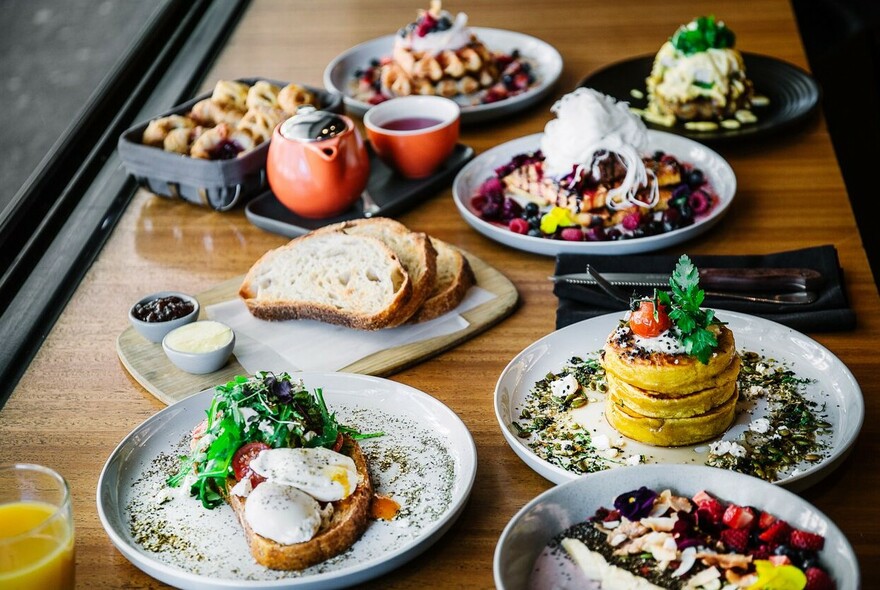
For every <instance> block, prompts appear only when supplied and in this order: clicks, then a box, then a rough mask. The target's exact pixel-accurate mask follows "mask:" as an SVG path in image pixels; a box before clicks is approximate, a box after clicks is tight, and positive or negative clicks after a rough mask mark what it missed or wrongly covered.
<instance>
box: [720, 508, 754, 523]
mask: <svg viewBox="0 0 880 590" xmlns="http://www.w3.org/2000/svg"><path fill="white" fill-rule="evenodd" d="M721 520H722V522H724V524H726V525H727V526H729V527H730V528H732V529H747V528H749V527H751V525H752V523H753V522H754V521H755V513H754V511H753V510H752V509H751V508H749V507H748V506H737V505H736V504H731V505H730V506H728V507H727V510H725V511H724V516H723V517H722V519H721Z"/></svg>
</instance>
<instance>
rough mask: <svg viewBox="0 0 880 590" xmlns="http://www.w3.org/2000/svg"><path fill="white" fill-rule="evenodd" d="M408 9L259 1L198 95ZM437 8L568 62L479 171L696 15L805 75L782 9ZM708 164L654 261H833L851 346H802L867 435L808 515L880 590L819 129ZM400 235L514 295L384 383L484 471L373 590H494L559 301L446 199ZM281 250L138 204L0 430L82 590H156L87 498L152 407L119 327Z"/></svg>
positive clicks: (692, 5)
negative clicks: (686, 221)
mask: <svg viewBox="0 0 880 590" xmlns="http://www.w3.org/2000/svg"><path fill="white" fill-rule="evenodd" d="M426 4H427V3H426ZM419 7H420V6H419V3H418V2H411V1H408V2H404V1H400V0H386V1H385V2H382V3H374V2H354V1H345V0H328V1H326V2H322V3H313V2H308V3H307V2H288V1H286V0H257V1H255V2H254V3H253V4H252V5H251V6H250V8H249V9H248V11H247V13H246V14H245V16H244V19H243V21H242V22H241V23H240V25H239V27H238V29H237V31H236V32H235V33H234V35H233V36H232V38H231V39H230V40H229V43H228V45H227V47H226V49H225V50H224V52H223V53H222V55H221V56H220V58H219V60H218V62H217V63H216V66H215V67H214V69H213V71H212V72H211V73H210V74H209V75H208V77H207V80H206V84H205V87H206V88H207V87H209V86H211V85H213V82H214V81H216V80H217V79H221V78H236V77H253V76H264V77H267V78H274V79H279V80H295V81H300V82H302V83H306V84H312V85H321V83H322V72H323V70H324V67H325V65H326V64H327V63H328V62H329V61H330V60H331V59H332V58H333V57H335V56H336V55H338V54H339V53H341V52H342V51H344V50H346V49H348V48H349V47H351V46H353V45H355V44H357V43H360V42H362V41H366V40H369V39H372V38H375V37H378V36H382V35H386V34H389V33H393V32H394V31H395V30H396V29H397V27H399V26H400V25H402V24H405V23H406V22H408V21H409V20H411V19H412V18H413V17H414V16H415V12H416V9H417V8H419ZM447 7H448V8H449V9H451V10H453V11H458V10H465V11H466V12H467V13H468V15H469V17H470V22H471V24H473V25H479V26H486V27H497V28H502V29H509V30H515V31H521V32H523V33H526V34H530V35H533V36H536V37H539V38H542V39H545V40H547V41H549V42H551V43H552V44H553V45H555V46H556V47H557V48H558V50H559V51H560V52H561V54H562V56H563V59H564V62H565V67H564V71H563V74H562V77H561V79H560V81H559V84H558V86H557V87H556V88H555V91H554V93H553V96H552V97H549V98H548V99H547V100H545V101H544V102H542V103H541V104H539V105H537V106H536V107H535V108H534V109H532V110H530V111H528V112H525V113H522V114H519V115H517V116H515V117H510V118H506V119H504V120H502V121H499V122H496V123H490V124H486V125H481V126H479V127H473V128H467V129H465V130H464V131H463V133H462V141H463V142H464V143H466V144H467V145H470V146H472V147H473V148H474V149H475V150H476V151H477V153H481V152H483V151H485V150H487V149H488V148H491V147H492V146H495V145H498V144H500V143H503V142H505V141H507V140H510V139H513V138H517V137H520V136H523V135H527V134H531V133H535V132H539V131H541V130H542V129H543V127H544V124H545V123H546V122H547V120H548V119H549V118H550V116H551V115H550V113H549V108H550V106H551V105H552V103H553V100H555V99H556V98H558V97H559V96H561V95H562V94H564V93H566V92H568V91H570V90H571V89H572V88H573V87H574V86H575V85H576V84H577V82H578V81H579V80H580V79H582V78H583V77H584V76H586V75H587V74H589V73H591V72H593V71H596V70H597V69H599V68H601V67H603V66H605V65H607V64H609V63H612V62H614V61H617V60H621V59H625V58H628V57H631V56H634V55H640V54H647V53H652V52H654V51H656V49H657V48H658V47H659V45H660V44H661V43H662V42H663V41H664V40H665V39H666V38H667V36H669V35H671V33H672V32H673V31H674V30H675V28H676V27H677V26H678V25H679V24H681V23H684V22H687V21H688V20H690V19H691V18H693V17H695V16H698V15H701V14H710V13H716V14H717V15H718V16H719V17H721V18H723V20H725V21H726V22H727V23H728V24H729V25H730V26H731V28H732V29H733V30H734V31H735V32H736V34H737V39H738V45H739V47H740V48H744V49H747V50H748V51H751V52H755V53H760V54H767V55H771V56H774V57H776V58H779V59H782V60H786V61H788V62H791V63H793V64H796V65H798V66H801V67H802V68H807V63H806V59H805V55H804V51H803V47H802V44H801V41H800V37H799V34H798V30H797V26H796V22H795V19H794V16H793V14H792V9H791V7H790V6H789V4H788V2H785V1H783V0H766V1H761V2H747V3H745V2H744V3H734V2H725V3H721V4H719V3H718V2H701V1H697V0H669V1H666V2H662V3H661V2H643V1H635V0H618V1H615V2H600V1H598V0H583V1H581V2H567V1H563V0H546V1H543V2H540V3H535V2H526V1H521V0H510V1H508V2H504V3H495V2H493V3H488V2H486V3H482V2H473V3H466V4H461V3H459V4H451V3H448V4H447ZM720 151H721V153H722V154H723V155H724V156H725V157H726V158H727V159H728V161H729V162H730V163H731V165H732V166H733V168H734V170H735V171H736V174H737V180H738V185H739V186H738V191H737V197H736V200H735V204H734V206H733V207H732V210H731V211H730V212H729V214H728V215H727V216H726V218H725V219H724V220H723V221H722V222H721V223H720V224H719V225H718V226H716V228H715V229H713V230H712V231H711V233H709V234H707V235H704V236H702V237H699V238H697V239H694V240H692V241H691V242H689V243H686V244H684V245H682V246H680V247H676V248H673V249H670V250H669V251H668V252H666V253H674V254H678V253H682V252H686V253H690V254H734V253H754V254H761V253H768V252H774V251H782V250H790V249H796V248H802V247H808V246H814V245H819V244H833V245H834V246H836V248H837V249H838V252H839V255H840V261H841V264H842V266H843V268H844V270H845V273H846V275H845V276H846V285H847V289H848V292H849V296H850V298H851V302H852V307H853V309H854V310H855V311H856V313H857V316H858V327H857V328H856V329H855V330H852V331H845V332H838V333H833V332H832V333H816V334H810V336H812V337H813V338H815V339H816V340H818V341H819V342H820V343H822V344H823V345H825V346H827V347H828V348H829V349H830V350H831V351H833V352H834V354H836V355H837V356H838V357H839V358H840V359H841V360H842V361H843V362H844V363H845V364H846V365H847V366H848V367H849V368H850V369H851V371H852V372H853V373H854V375H855V377H856V379H857V380H858V381H859V383H860V385H861V387H862V390H863V393H864V397H865V401H866V407H867V415H866V419H865V425H864V428H863V429H862V432H861V435H860V437H859V439H858V441H857V442H856V444H855V446H854V449H853V451H852V454H851V455H850V457H849V458H848V459H847V460H846V461H845V462H844V463H843V464H842V465H841V466H840V467H839V469H838V470H837V471H835V472H834V473H833V474H832V475H831V476H830V477H828V478H827V479H825V480H823V482H821V483H820V484H818V485H816V486H815V487H812V488H810V489H808V490H807V491H806V492H804V493H803V496H804V497H805V498H806V499H807V500H809V501H810V502H812V503H814V504H815V505H816V506H817V507H819V508H820V509H821V510H823V511H824V512H826V513H827V514H828V515H829V516H831V517H832V518H833V519H834V520H835V521H836V522H837V523H838V525H839V526H840V527H841V528H842V529H843V530H844V532H845V533H846V534H847V535H848V537H849V539H850V541H851V542H852V544H853V545H854V547H855V549H856V551H857V553H858V556H859V559H860V561H861V566H862V573H863V580H864V587H865V588H876V587H880V573H878V569H877V568H875V567H873V566H872V565H871V564H872V563H874V561H873V560H874V559H877V558H878V557H880V526H878V523H880V475H878V474H880V444H878V440H880V405H878V403H877V400H875V399H874V397H875V396H878V395H880V363H878V362H877V352H876V345H877V342H878V341H880V319H878V314H877V309H878V307H880V299H878V294H877V289H876V287H875V283H874V280H873V278H872V276H871V273H870V270H869V266H868V262H867V259H866V256H865V251H864V249H863V247H862V244H861V242H860V239H859V234H858V232H857V230H856V224H855V222H854V219H853V215H852V211H851V208H850V205H849V201H848V199H847V195H846V191H845V188H844V184H843V181H842V179H841V175H840V170H839V168H838V164H837V162H836V160H835V155H834V152H833V150H832V146H831V141H830V139H829V136H828V131H827V128H826V126H825V123H824V121H823V120H822V119H821V118H819V119H817V120H815V121H813V122H811V123H810V124H808V125H807V126H806V127H805V128H803V129H801V130H799V131H798V132H796V133H793V134H791V135H788V136H785V137H779V138H775V139H770V140H766V141H760V142H757V143H754V144H748V145H743V146H741V147H733V146H731V147H724V148H722V149H721V150H720ZM120 173H122V172H120ZM400 219H401V220H402V221H403V222H404V223H406V224H407V225H409V226H410V227H412V228H415V229H419V230H424V231H427V232H429V233H430V234H432V235H434V236H436V237H438V238H440V239H443V240H446V241H448V242H451V243H454V244H457V245H459V246H460V247H462V248H465V249H466V250H468V251H470V252H472V253H473V254H475V255H477V256H479V257H481V258H483V259H484V260H486V261H489V262H490V263H491V264H493V265H494V266H495V267H496V268H498V269H499V270H500V271H501V272H503V273H504V274H505V275H506V276H507V277H509V278H510V279H511V280H512V281H513V282H514V283H515V285H516V287H517V289H518V290H519V293H520V297H521V303H520V306H519V308H518V309H517V310H516V311H515V313H514V314H513V315H512V316H511V317H509V318H508V319H506V320H505V321H504V322H503V323H501V324H499V325H498V326H496V327H494V328H493V329H491V330H489V331H487V332H485V333H483V334H482V335H479V336H478V337H476V338H474V339H472V340H470V341H468V342H466V343H464V344H462V345H460V346H458V347H456V348H455V349H453V350H450V351H448V352H446V353H444V354H442V355H440V356H437V357H436V358H433V359H431V360H428V361H426V362H423V363H421V364H419V365H417V366H415V367H412V368H410V369H408V370H405V371H402V372H400V373H397V374H395V375H393V376H392V377H391V378H392V379H394V380H395V381H399V382H401V383H405V384H408V385H410V386H413V387H416V388H418V389H420V390H423V391H425V392H428V393H430V394H431V395H433V396H435V397H437V398H438V399H440V400H442V401H443V402H444V403H446V404H447V405H449V406H450V407H451V408H452V409H453V410H455V411H456V412H457V413H458V415H459V416H461V418H462V420H463V421H464V422H465V423H466V425H467V426H468V428H469V429H470V431H471V432H472V434H473V437H474V439H475V442H476V445H477V451H478V456H479V467H478V473H477V480H476V485H475V487H474V489H473V493H472V495H471V497H470V501H469V503H468V505H467V507H466V508H465V510H464V513H463V514H462V515H461V517H460V519H459V520H458V521H457V523H456V524H455V525H454V526H453V527H452V528H451V530H449V532H448V533H447V534H446V535H445V536H444V537H443V538H442V539H441V540H440V541H439V542H438V543H437V544H436V545H434V546H433V547H432V548H431V549H430V550H429V551H428V552H427V553H425V554H423V555H422V556H420V557H419V558H418V559H416V560H415V561H412V562H410V563H408V564H406V565H404V566H403V567H401V568H399V569H397V570H395V571H394V572H392V573H390V574H388V575H386V576H384V577H383V578H381V579H378V580H376V581H375V583H373V584H370V585H369V586H370V587H375V588H380V587H382V588H387V587H395V588H421V587H444V588H446V587H467V588H488V587H491V586H492V585H493V579H492V555H493V551H494V548H495V543H496V540H497V539H498V536H499V534H500V533H501V531H502V529H503V527H504V525H505V524H506V523H507V522H508V520H509V519H510V518H511V516H513V514H514V513H515V512H516V511H517V510H518V509H519V508H520V507H522V506H523V505H524V504H525V503H526V502H528V501H529V500H530V499H532V498H533V497H535V496H536V495H537V494H539V493H540V492H542V491H544V490H546V489H548V488H549V487H550V486H551V484H550V482H548V481H547V480H545V479H543V478H542V477H540V476H538V475H537V474H536V473H534V472H533V471H532V470H531V469H529V468H528V467H526V466H525V464H523V462H522V461H520V459H518V458H517V457H516V456H515V455H514V453H513V452H512V451H511V449H510V448H509V447H508V445H507V443H506V442H505V441H504V439H503V437H502V435H501V433H500V432H499V428H498V424H497V423H496V420H495V416H494V413H493V409H492V395H493V389H494V385H495V381H496V379H497V378H498V375H499V374H500V372H501V370H502V369H503V368H504V366H505V365H506V363H507V362H508V361H509V360H510V359H511V358H512V357H513V356H514V355H516V354H517V353H518V352H519V351H521V350H522V349H523V348H525V347H526V346H528V345H529V344H531V343H532V342H533V341H535V340H536V339H538V338H540V337H542V336H544V335H546V334H548V333H550V332H552V331H553V329H554V320H555V308H556V298H555V297H554V296H553V294H552V292H551V287H550V285H549V284H548V281H547V278H546V277H547V276H548V275H549V274H551V272H552V269H553V259H552V258H551V257H545V256H539V255H531V254H528V253H524V252H521V251H518V250H513V249H510V248H507V247H505V246H502V245H500V244H498V243H495V242H493V241H490V240H488V239H486V238H484V237H483V236H481V235H480V234H478V233H476V232H475V231H474V230H472V229H471V228H470V227H469V226H468V225H467V224H466V223H465V222H464V220H463V219H462V218H461V217H460V215H459V214H458V212H457V211H456V209H455V207H454V205H453V203H452V200H451V192H450V190H448V189H447V190H443V191H441V192H439V193H438V194H436V195H435V196H432V197H430V198H427V199H426V200H425V202H424V203H423V204H421V205H420V206H418V207H417V208H415V209H414V210H412V211H410V212H408V213H406V214H404V215H401V216H400ZM285 241H286V240H285V238H282V237H280V236H277V235H273V234H270V233H267V232H265V231H262V230H260V229H258V228H256V227H254V226H253V225H251V224H250V223H249V222H248V221H247V219H246V218H245V216H244V213H243V211H241V210H237V211H233V212H229V213H216V212H212V211H208V210H206V209H202V208H199V207H196V206H193V205H188V204H185V203H182V202H175V201H171V200H166V199H162V198H158V197H155V196H152V195H150V194H148V193H145V192H141V193H139V194H138V195H137V196H136V197H135V199H134V200H133V202H132V203H131V205H130V207H129V209H128V211H127V213H126V214H125V216H124V217H123V219H122V221H121V223H120V224H119V226H118V227H117V228H116V230H115V232H114V234H113V236H112V239H111V240H110V241H109V243H108V244H107V245H106V247H105V249H104V251H103V252H102V253H101V255H100V257H99V258H98V260H97V261H96V263H95V264H94V266H93V267H92V268H91V269H90V270H89V273H88V275H87V276H86V278H85V280H84V282H83V283H82V284H81V285H80V287H79V288H78V290H77V292H76V293H75V295H74V297H73V298H72V300H71V301H70V302H69V304H68V305H67V307H66V309H65V310H64V312H63V313H62V315H61V317H60V319H59V320H58V322H57V324H56V325H55V327H54V328H53V329H52V331H51V333H50V334H49V335H48V337H47V339H46V341H45V344H44V345H43V346H42V348H41V349H40V351H39V353H38V354H37V356H36V358H35V359H34V361H33V362H32V363H31V366H30V367H29V368H28V369H27V371H26V373H25V374H24V376H23V378H22V379H21V381H20V383H19V385H18V387H17V389H16V390H15V392H14V393H13V395H12V397H11V399H10V400H9V402H8V403H7V404H6V406H5V407H4V408H3V410H2V411H0V463H9V462H14V461H26V462H37V463H42V464H45V465H48V466H51V467H53V468H55V469H57V470H59V471H60V472H61V473H63V474H64V475H65V476H66V477H67V479H68V480H69V481H70V484H71V486H72V490H73V498H74V510H75V513H76V526H77V548H76V550H77V579H78V587H80V588H121V587H125V588H159V587H164V586H163V584H161V583H159V582H157V581H156V580H153V579H152V578H150V577H148V576H146V575H145V574H143V573H142V572H141V571H140V570H138V569H137V568H135V567H134V566H132V565H131V564H130V563H129V562H128V561H127V560H126V559H125V558H123V557H122V555H121V554H120V553H119V552H118V551H117V550H116V549H115V548H114V547H113V545H112V544H111V542H110V540H109V539H108V537H107V535H106V534H105V532H104V530H103V528H102V527H101V524H100V522H99V520H98V516H97V512H96V504H95V491H96V484H97V480H98V476H99V474H100V472H101V468H102V466H103V464H104V462H105V460H106V459H107V457H108V456H109V455H110V453H111V452H112V451H113V449H114V447H115V446H116V445H117V443H118V442H119V441H120V440H121V439H122V438H123V437H124V436H125V435H126V434H128V433H129V432H130V431H131V430H132V429H133V428H134V427H135V426H137V425H138V424H139V423H140V422H142V421H143V420H145V419H146V418H148V417H150V416H151V415H153V414H154V413H156V412H157V411H159V410H161V409H162V408H163V407H164V406H163V404H162V403H160V402H159V401H157V400H156V399H155V398H154V397H153V396H152V395H150V394H149V393H147V392H146V391H145V390H144V389H143V388H142V387H141V386H140V385H139V384H138V383H137V382H135V381H134V380H133V379H132V378H131V377H130V376H129V375H128V373H127V372H126V371H125V370H124V369H123V367H122V365H121V364H120V362H119V361H118V359H117V357H116V349H115V342H116V338H117V336H118V335H119V333H120V332H121V331H122V330H124V329H125V328H126V327H127V319H126V312H127V310H128V307H129V306H130V305H131V303H132V302H134V301H136V300H137V299H138V298H140V297H141V296H142V295H143V294H145V293H149V292H152V291H156V290H162V289H179V290H182V291H186V292H190V293H198V292H200V291H203V290H206V289H208V288H210V287H212V286H213V285H215V284H217V283H219V282H222V281H224V280H227V279H229V278H231V277H234V276H236V275H239V274H242V273H244V272H245V271H246V269H247V268H248V267H249V266H250V265H251V264H252V263H253V262H254V261H255V260H256V259H257V258H258V257H259V256H260V255H261V254H263V252H265V251H266V250H268V249H270V248H273V247H276V246H279V245H281V244H282V243H284V242H285ZM845 590H848V589H845Z"/></svg>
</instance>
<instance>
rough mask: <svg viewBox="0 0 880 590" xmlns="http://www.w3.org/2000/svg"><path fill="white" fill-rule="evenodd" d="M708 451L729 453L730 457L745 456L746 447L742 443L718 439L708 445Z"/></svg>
mask: <svg viewBox="0 0 880 590" xmlns="http://www.w3.org/2000/svg"><path fill="white" fill-rule="evenodd" d="M709 452H710V453H713V454H715V455H719V456H721V455H730V456H731V457H745V456H746V449H745V447H743V446H742V445H740V444H738V443H735V442H732V441H729V440H719V441H716V442H713V443H712V444H711V445H709Z"/></svg>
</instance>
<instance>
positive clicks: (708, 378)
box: [602, 324, 736, 395]
mask: <svg viewBox="0 0 880 590" xmlns="http://www.w3.org/2000/svg"><path fill="white" fill-rule="evenodd" d="M710 329H713V330H717V333H716V337H717V339H718V346H717V348H716V349H715V351H714V352H713V353H712V356H711V357H710V358H709V360H708V362H707V363H706V364H703V363H701V362H700V361H699V360H698V359H697V358H696V357H693V356H690V355H687V354H684V353H674V354H673V353H667V352H650V351H646V350H645V349H643V348H640V347H638V346H636V345H635V342H634V336H633V333H632V332H631V331H630V330H629V329H628V328H626V329H621V328H618V329H615V330H614V331H613V332H612V333H611V335H610V336H609V337H608V340H607V341H606V342H605V347H604V348H603V350H602V364H603V365H604V367H605V371H606V372H607V373H612V374H613V375H615V376H616V377H618V378H619V380H621V381H624V382H626V383H629V384H630V385H633V386H635V387H638V388H640V389H646V390H649V391H655V392H661V393H664V394H667V395H682V394H687V393H691V392H694V391H699V390H702V389H706V388H709V387H717V386H718V385H719V384H720V383H719V382H717V381H716V380H715V379H716V377H718V376H719V375H721V374H722V373H724V371H725V369H727V368H728V367H729V366H730V364H731V361H732V360H733V358H734V357H735V356H736V346H735V343H734V339H733V333H732V332H731V331H730V330H729V329H728V328H727V326H724V325H721V324H719V325H714V326H712V327H711V328H710Z"/></svg>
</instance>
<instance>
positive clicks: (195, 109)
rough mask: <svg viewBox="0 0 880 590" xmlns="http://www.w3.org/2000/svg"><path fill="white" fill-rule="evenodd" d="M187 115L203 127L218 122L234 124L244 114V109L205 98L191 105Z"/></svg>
mask: <svg viewBox="0 0 880 590" xmlns="http://www.w3.org/2000/svg"><path fill="white" fill-rule="evenodd" d="M189 116H190V117H191V118H192V119H193V120H195V121H196V122H197V123H198V124H199V125H203V126H205V127H213V126H214V125H219V124H220V123H226V124H227V125H232V126H235V125H237V124H238V122H239V121H240V120H241V118H242V117H243V116H244V111H242V110H239V109H237V108H236V107H234V106H230V105H228V104H221V103H218V102H215V101H214V100H213V99H212V98H206V99H204V100H200V101H199V102H197V103H196V104H194V105H193V106H192V109H191V110H190V113H189Z"/></svg>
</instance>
